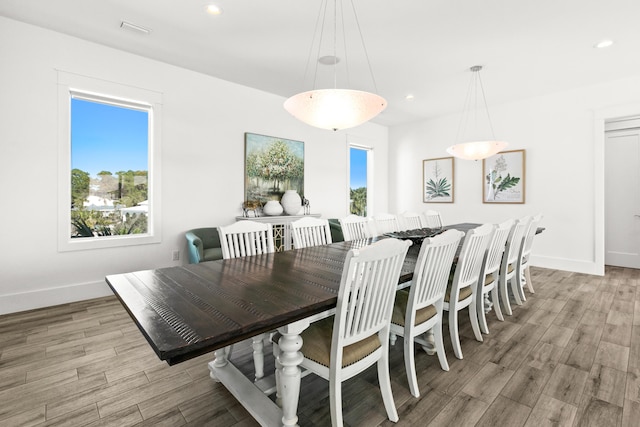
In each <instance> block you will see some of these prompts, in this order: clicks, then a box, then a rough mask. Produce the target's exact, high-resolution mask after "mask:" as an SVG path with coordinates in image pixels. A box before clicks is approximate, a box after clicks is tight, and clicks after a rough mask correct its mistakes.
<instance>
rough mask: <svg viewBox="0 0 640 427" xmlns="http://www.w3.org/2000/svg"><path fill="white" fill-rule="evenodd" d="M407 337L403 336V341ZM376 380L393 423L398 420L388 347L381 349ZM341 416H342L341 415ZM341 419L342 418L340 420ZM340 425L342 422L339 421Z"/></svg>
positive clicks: (388, 415)
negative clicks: (392, 388)
mask: <svg viewBox="0 0 640 427" xmlns="http://www.w3.org/2000/svg"><path fill="white" fill-rule="evenodd" d="M406 340H407V337H405V341H406ZM377 365H378V382H379V383H380V391H381V392H382V401H383V402H384V408H385V409H386V410H387V417H388V418H389V420H391V421H393V422H394V423H395V422H397V421H398V419H399V417H398V411H397V410H396V403H395V402H394V400H393V392H392V391H391V377H390V375H389V348H388V347H387V348H386V350H385V351H383V354H382V357H380V359H379V360H378V363H377ZM341 418H342V417H341ZM340 421H342V419H341V420H340ZM340 425H342V422H341V423H340Z"/></svg>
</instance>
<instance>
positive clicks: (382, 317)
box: [332, 239, 411, 363]
mask: <svg viewBox="0 0 640 427" xmlns="http://www.w3.org/2000/svg"><path fill="white" fill-rule="evenodd" d="M410 245H411V242H408V241H401V240H397V239H384V240H381V241H379V242H376V243H374V244H372V245H370V246H367V247H364V248H362V249H352V250H350V251H349V253H348V254H347V258H346V261H345V268H344V270H343V273H342V279H341V284H340V291H339V294H338V304H337V307H336V319H335V326H334V331H333V333H334V336H333V341H334V343H335V342H336V340H338V341H337V343H338V347H341V346H346V345H349V344H352V343H355V342H358V341H360V340H362V339H364V338H367V337H369V336H371V335H373V334H375V333H377V332H380V331H381V330H383V329H384V328H387V329H388V327H389V323H390V321H391V310H392V308H393V301H394V297H395V291H396V287H397V284H398V280H399V277H400V269H401V268H402V264H403V262H404V258H405V256H406V254H407V249H408V248H409V246H410ZM332 347H333V346H332ZM332 363H333V361H332Z"/></svg>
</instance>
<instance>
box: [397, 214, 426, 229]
mask: <svg viewBox="0 0 640 427" xmlns="http://www.w3.org/2000/svg"><path fill="white" fill-rule="evenodd" d="M398 220H399V222H400V228H401V229H402V230H416V229H419V228H424V227H426V224H425V221H424V218H423V216H422V215H420V214H419V213H417V212H403V213H401V214H400V215H399V216H398Z"/></svg>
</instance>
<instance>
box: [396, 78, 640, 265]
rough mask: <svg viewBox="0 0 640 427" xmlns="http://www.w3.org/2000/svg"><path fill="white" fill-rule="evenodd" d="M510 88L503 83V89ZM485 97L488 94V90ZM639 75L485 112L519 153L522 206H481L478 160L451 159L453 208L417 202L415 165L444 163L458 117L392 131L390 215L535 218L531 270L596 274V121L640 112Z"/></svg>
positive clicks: (599, 241)
mask: <svg viewBox="0 0 640 427" xmlns="http://www.w3.org/2000/svg"><path fill="white" fill-rule="evenodd" d="M508 83H509V82H505V84H508ZM487 92H488V94H490V93H491V90H490V88H489V89H488V90H487ZM638 102H640V76H638V77H636V78H630V79H625V80H617V81H611V82H607V83H603V84H600V85H597V86H590V87H583V88H580V89H577V90H571V91H566V92H561V93H555V94H551V95H547V96H540V97H535V98H531V99H525V100H522V101H519V102H514V103H511V104H508V105H500V106H490V113H491V118H492V121H493V124H494V127H495V130H496V137H497V138H498V139H503V140H506V141H508V142H509V143H510V145H509V147H508V149H526V203H525V204H522V205H498V204H483V203H482V162H481V161H477V162H473V161H465V160H459V159H456V160H455V203H452V204H442V203H439V204H435V203H428V204H426V203H422V196H421V195H422V192H421V191H422V189H421V181H422V163H421V161H420V160H419V159H428V158H437V157H446V156H448V154H447V153H446V151H445V149H446V148H447V147H448V146H449V145H452V144H453V141H454V139H455V133H456V130H457V129H458V120H459V115H452V116H446V117H439V118H436V119H433V120H426V121H422V122H416V123H411V124H406V125H402V126H396V127H393V128H391V129H390V132H389V147H390V148H389V150H390V167H389V174H390V182H389V191H390V200H389V208H390V209H391V210H392V211H393V210H395V211H398V212H401V211H404V210H411V211H418V212H422V211H424V210H427V209H437V210H440V211H441V213H442V215H443V217H444V220H445V222H446V223H456V222H465V221H466V222H499V221H502V220H505V219H508V218H517V217H520V216H524V215H529V214H536V213H542V214H543V215H544V219H543V221H542V224H541V225H542V226H543V227H545V228H546V230H545V232H544V233H543V234H541V235H540V236H539V237H538V238H536V240H535V242H534V248H533V255H534V257H533V259H532V262H533V264H535V265H538V266H543V267H549V268H557V269H563V270H569V271H577V272H583V273H591V274H602V273H603V271H604V270H603V262H604V257H603V250H604V248H603V244H604V239H603V237H602V236H603V221H604V220H603V214H602V212H603V203H604V197H603V193H602V191H603V190H602V181H603V179H604V175H603V173H604V172H603V159H602V153H603V150H602V144H603V142H602V140H603V135H602V130H603V128H602V123H603V120H604V119H606V118H608V117H609V118H610V117H616V116H621V115H623V114H622V113H623V112H624V115H630V114H633V113H634V112H635V113H636V114H638V113H640V108H638V107H635V106H630V107H623V106H626V105H629V104H637V103H638Z"/></svg>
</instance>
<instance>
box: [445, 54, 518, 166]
mask: <svg viewBox="0 0 640 427" xmlns="http://www.w3.org/2000/svg"><path fill="white" fill-rule="evenodd" d="M470 70H471V72H472V73H473V74H472V76H471V82H470V83H469V90H468V91H467V98H466V100H465V105H464V108H463V111H462V117H460V125H459V126H458V134H457V136H456V144H455V145H452V146H451V147H449V148H447V153H449V154H451V155H452V156H455V157H458V158H461V159H465V160H480V159H486V158H487V157H490V156H493V155H494V154H496V153H499V152H500V151H502V150H504V149H505V148H506V147H507V145H509V144H508V143H507V142H505V141H498V140H496V137H495V134H494V132H493V124H492V123H491V116H489V108H488V107H487V99H486V98H485V95H484V88H483V86H482V80H481V79H480V70H482V66H481V65H474V66H473V67H471V68H470ZM478 87H479V88H480V94H481V95H482V105H481V106H480V107H479V106H478ZM472 101H474V104H475V105H474V106H473V121H474V125H475V127H474V131H475V132H476V135H474V138H472V140H471V141H469V142H457V141H459V140H460V139H459V138H460V137H461V131H463V128H464V127H466V126H467V122H468V121H469V120H470V118H471V115H472V111H471V110H472V106H471V102H472ZM479 108H484V111H485V113H486V115H487V117H486V121H487V124H488V130H489V131H490V134H491V135H490V137H486V138H482V137H481V138H477V136H478V135H477V133H478V131H479V120H478V117H477V116H478V109H479ZM485 132H486V129H485Z"/></svg>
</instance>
